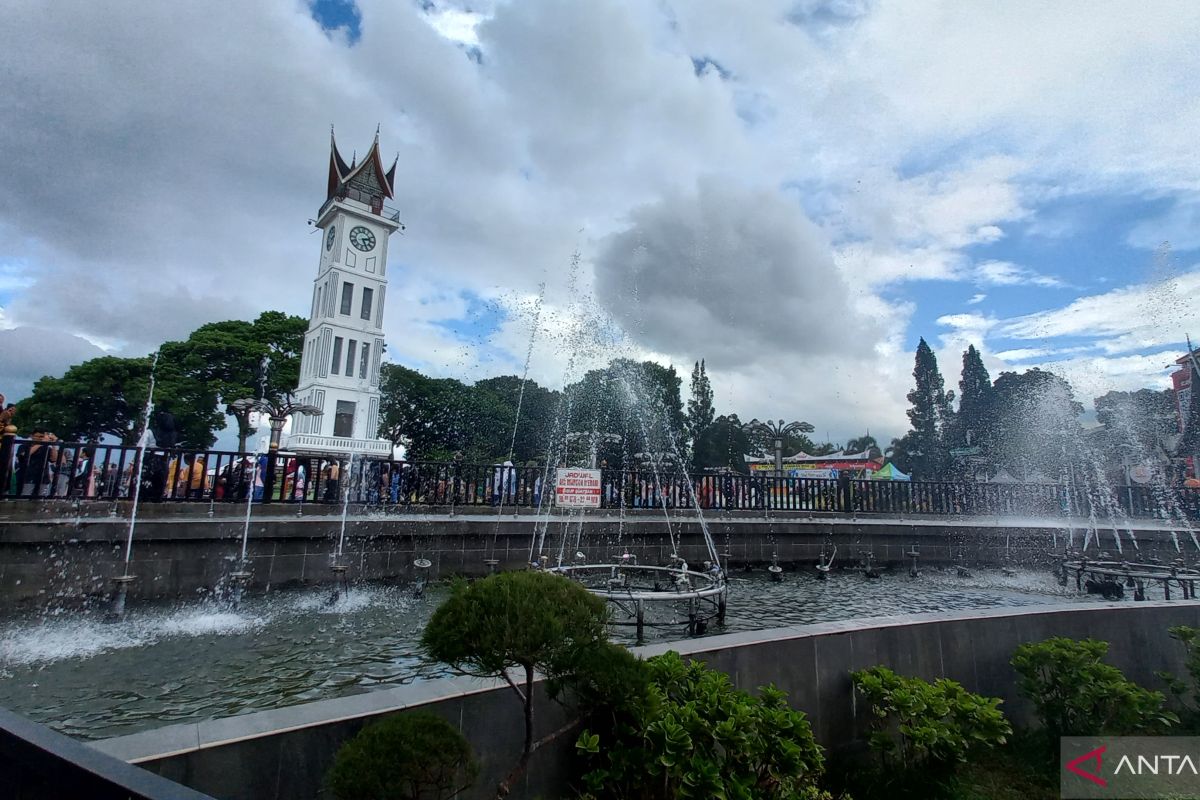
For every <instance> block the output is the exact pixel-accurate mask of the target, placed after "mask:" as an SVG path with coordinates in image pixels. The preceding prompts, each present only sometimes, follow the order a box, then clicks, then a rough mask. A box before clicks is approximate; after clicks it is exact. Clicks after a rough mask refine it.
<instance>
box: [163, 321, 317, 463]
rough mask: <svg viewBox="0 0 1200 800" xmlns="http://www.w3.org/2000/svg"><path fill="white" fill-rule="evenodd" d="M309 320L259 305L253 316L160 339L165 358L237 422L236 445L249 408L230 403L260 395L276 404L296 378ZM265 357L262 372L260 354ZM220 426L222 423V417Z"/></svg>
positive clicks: (246, 430) (241, 441)
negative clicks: (178, 338)
mask: <svg viewBox="0 0 1200 800" xmlns="http://www.w3.org/2000/svg"><path fill="white" fill-rule="evenodd" d="M307 329H308V321H307V320H305V319H304V318H303V317H298V316H292V315H288V314H284V313H282V312H280V311H264V312H263V313H262V314H260V315H259V317H258V319H256V320H255V321H254V322H246V321H245V320H226V321H223V322H210V323H208V324H206V325H201V326H200V327H199V328H197V329H196V330H194V331H192V333H191V335H190V336H188V338H187V339H186V340H184V341H182V342H169V343H167V344H166V345H164V346H163V347H164V349H163V355H164V359H163V360H164V361H165V362H166V363H168V364H169V365H171V366H170V368H171V369H172V370H174V371H175V372H177V373H179V374H180V375H181V376H182V377H185V378H186V379H187V380H189V381H193V382H196V383H198V384H203V385H205V386H206V387H208V389H209V390H210V391H211V392H212V393H213V394H214V395H215V398H216V400H215V405H219V406H220V407H221V408H222V409H223V410H224V413H226V414H229V415H230V416H232V417H233V418H234V420H235V421H236V422H237V426H238V450H239V451H244V450H245V449H246V440H247V438H249V437H250V436H251V435H252V434H253V433H254V428H252V427H251V426H250V415H251V413H252V410H253V409H251V408H250V407H249V406H246V405H235V403H236V401H238V400H243V399H258V398H259V397H260V395H261V396H262V398H264V399H266V400H267V401H269V402H271V403H275V404H278V403H279V402H280V401H281V400H282V399H283V398H284V397H285V396H286V395H287V394H289V393H290V392H292V391H293V390H294V389H295V388H296V385H297V383H299V380H300V356H301V352H302V350H303V347H304V333H305V331H306V330H307ZM264 358H265V359H269V364H268V366H267V369H266V372H265V374H264V372H263V370H262V365H263V359H264ZM222 427H223V423H222Z"/></svg>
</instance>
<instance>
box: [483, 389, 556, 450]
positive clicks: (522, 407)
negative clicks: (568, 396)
mask: <svg viewBox="0 0 1200 800" xmlns="http://www.w3.org/2000/svg"><path fill="white" fill-rule="evenodd" d="M521 383H522V381H521V378H520V377H518V376H517V375H502V376H500V377H497V378H485V379H484V380H481V381H476V382H475V385H474V386H473V387H472V391H473V394H474V395H475V396H476V398H477V399H478V407H479V408H480V409H484V408H490V409H493V410H494V415H493V416H492V417H490V418H489V419H488V420H486V421H484V422H483V424H485V425H486V426H489V427H494V428H495V429H496V430H497V431H498V432H499V433H500V434H502V436H501V441H500V442H499V445H500V446H499V447H498V448H497V449H496V450H495V456H496V457H497V458H499V457H500V456H503V457H505V458H507V457H508V454H509V448H510V447H511V448H512V458H513V460H514V461H516V462H517V463H521V462H527V461H541V460H544V459H545V458H546V451H547V448H548V446H549V445H550V438H549V435H548V432H549V431H550V430H552V428H553V427H554V419H555V416H556V415H557V413H558V405H559V401H560V399H561V395H560V394H559V393H558V392H554V391H551V390H549V389H546V388H545V387H542V386H539V385H538V384H537V382H536V381H532V380H525V381H524V384H525V386H524V392H522V389H521ZM518 409H519V411H520V418H519V419H518V418H517V413H518ZM514 424H515V427H516V436H515V437H514V436H513V428H514Z"/></svg>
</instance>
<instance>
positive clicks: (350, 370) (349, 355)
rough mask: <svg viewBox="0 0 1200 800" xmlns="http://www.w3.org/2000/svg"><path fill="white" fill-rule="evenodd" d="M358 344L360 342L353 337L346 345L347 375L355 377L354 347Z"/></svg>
mask: <svg viewBox="0 0 1200 800" xmlns="http://www.w3.org/2000/svg"><path fill="white" fill-rule="evenodd" d="M357 346H358V342H356V341H354V340H353V339H351V340H350V344H348V345H346V377H347V378H353V377H354V348H355V347H357Z"/></svg>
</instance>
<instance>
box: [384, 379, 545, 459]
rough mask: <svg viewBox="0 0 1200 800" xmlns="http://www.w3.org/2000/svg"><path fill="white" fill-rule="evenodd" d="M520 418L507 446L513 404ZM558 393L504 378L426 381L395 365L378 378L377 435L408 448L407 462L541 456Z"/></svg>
mask: <svg viewBox="0 0 1200 800" xmlns="http://www.w3.org/2000/svg"><path fill="white" fill-rule="evenodd" d="M518 403H520V407H521V416H520V423H519V425H518V426H517V437H516V441H515V442H513V440H512V435H513V424H514V422H515V421H516V420H517V405H518ZM558 404H559V394H558V393H557V392H551V391H549V390H547V389H544V388H542V387H541V386H538V385H537V383H536V382H534V381H526V383H525V393H524V396H523V397H522V395H521V379H520V378H519V377H517V376H515V375H504V376H501V377H498V378H488V379H486V380H481V381H478V382H477V383H476V384H475V385H474V386H468V385H466V384H465V383H463V382H462V381H458V380H455V379H454V378H429V377H426V376H425V375H422V374H421V373H420V372H418V371H416V370H414V369H409V368H408V367H403V366H400V365H398V364H384V365H383V367H382V369H381V375H380V411H381V413H380V435H381V436H385V437H387V438H388V439H390V440H391V441H392V442H395V443H397V444H401V443H403V444H405V445H407V447H408V456H409V458H411V459H428V460H433V461H450V460H452V459H453V458H454V457H455V456H456V455H458V456H461V458H462V460H463V461H464V462H466V463H475V464H480V463H493V462H499V461H504V460H505V459H507V458H508V457H509V447H510V446H513V459H514V460H516V461H517V462H522V461H530V460H535V459H542V458H544V457H545V450H546V443H547V435H546V432H547V431H548V430H550V428H551V427H552V426H553V424H554V417H555V414H556V413H557V409H558Z"/></svg>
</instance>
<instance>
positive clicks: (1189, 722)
mask: <svg viewBox="0 0 1200 800" xmlns="http://www.w3.org/2000/svg"><path fill="white" fill-rule="evenodd" d="M1168 632H1169V633H1170V634H1171V638H1172V639H1174V640H1175V641H1177V642H1179V643H1180V645H1182V646H1183V650H1184V661H1183V667H1184V669H1185V670H1186V671H1187V675H1188V680H1183V679H1181V678H1180V677H1179V676H1177V675H1173V674H1171V673H1169V672H1159V673H1157V675H1158V677H1159V678H1161V679H1162V681H1163V682H1164V683H1165V684H1166V685H1167V691H1169V692H1170V693H1171V694H1172V695H1173V696H1174V697H1175V700H1176V702H1177V703H1178V704H1179V706H1180V707H1181V709H1182V711H1183V714H1182V717H1183V725H1184V727H1185V728H1186V729H1187V730H1188V731H1189V732H1195V731H1197V730H1200V628H1193V627H1190V626H1188V625H1176V626H1175V627H1173V628H1170V629H1168Z"/></svg>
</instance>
